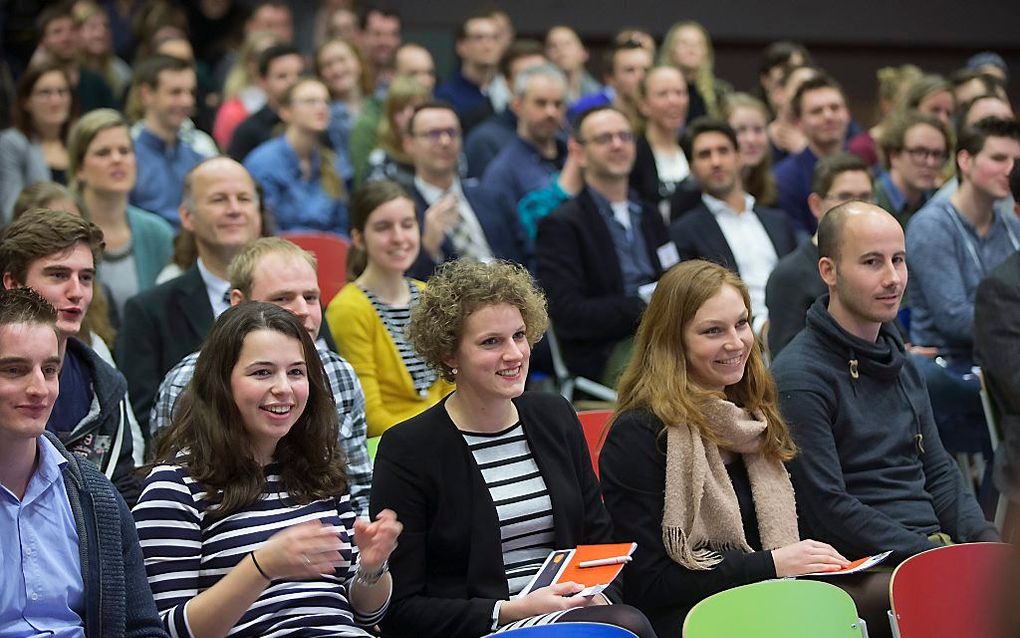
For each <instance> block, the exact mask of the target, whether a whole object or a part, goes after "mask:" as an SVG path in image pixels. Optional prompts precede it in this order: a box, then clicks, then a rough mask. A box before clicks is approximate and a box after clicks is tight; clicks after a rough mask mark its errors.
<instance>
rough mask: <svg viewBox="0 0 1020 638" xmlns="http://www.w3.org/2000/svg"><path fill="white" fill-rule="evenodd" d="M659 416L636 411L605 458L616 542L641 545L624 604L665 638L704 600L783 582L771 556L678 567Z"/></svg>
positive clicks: (618, 426) (727, 555)
mask: <svg viewBox="0 0 1020 638" xmlns="http://www.w3.org/2000/svg"><path fill="white" fill-rule="evenodd" d="M661 431H662V421H660V420H659V419H658V418H656V417H655V415H653V414H652V413H651V412H647V411H644V410H628V411H626V412H623V413H621V414H620V415H619V416H618V417H617V419H616V421H615V422H614V423H613V427H612V429H611V430H610V431H609V436H608V437H607V438H606V443H605V445H604V446H603V448H602V452H601V455H600V456H599V476H600V477H601V479H602V492H603V493H604V494H605V497H606V509H608V510H609V514H610V515H611V516H612V519H613V525H614V526H615V527H616V535H617V536H618V537H619V538H620V539H621V540H623V539H626V540H629V541H634V542H636V543H637V550H635V552H634V556H633V557H634V560H633V562H631V563H630V564H629V565H628V566H627V568H626V569H625V570H624V573H625V574H626V579H624V581H623V602H625V603H627V604H629V605H633V606H635V607H637V608H638V609H640V610H641V611H643V612H644V613H645V615H646V616H648V620H650V621H651V623H652V627H653V628H654V629H655V632H656V633H657V634H658V635H659V636H660V638H666V637H667V636H669V637H674V636H679V635H680V629H681V627H682V626H683V621H684V618H685V617H686V616H687V612H688V611H690V609H691V607H693V606H694V605H695V604H697V603H698V602H699V601H700V600H702V599H703V598H707V597H708V596H711V595H712V594H715V593H718V592H721V591H723V590H726V589H730V588H731V587H736V586H738V585H747V584H749V583H756V582H759V581H762V580H767V579H769V578H775V577H776V566H775V563H774V562H773V561H772V553H771V552H769V551H761V552H753V553H750V554H748V553H744V552H741V551H726V552H720V555H721V556H722V557H723V560H722V562H721V563H719V564H718V565H716V566H715V567H713V568H712V569H708V570H704V571H695V570H690V569H687V568H686V567H683V566H682V565H680V564H679V563H677V562H674V561H673V559H671V558H670V557H669V556H668V555H667V554H666V548H665V546H664V545H663V544H662V512H663V507H664V505H665V489H666V453H665V450H666V439H665V437H659V433H660V432H661Z"/></svg>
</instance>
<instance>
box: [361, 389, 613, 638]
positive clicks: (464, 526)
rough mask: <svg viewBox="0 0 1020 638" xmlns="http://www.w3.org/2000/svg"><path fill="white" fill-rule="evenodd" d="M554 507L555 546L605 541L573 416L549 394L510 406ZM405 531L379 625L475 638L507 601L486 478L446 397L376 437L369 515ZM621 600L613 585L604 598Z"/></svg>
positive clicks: (605, 523)
mask: <svg viewBox="0 0 1020 638" xmlns="http://www.w3.org/2000/svg"><path fill="white" fill-rule="evenodd" d="M514 405H516V406H517V411H518V413H519V415H520V420H521V423H523V425H524V432H525V435H526V436H527V439H528V445H529V446H530V447H531V451H532V454H534V457H535V462H536V463H537V464H538V468H539V470H540V471H541V472H542V478H543V479H544V480H545V483H546V487H547V488H548V490H549V496H550V498H551V500H552V509H553V527H554V545H555V547H557V548H568V547H574V546H576V545H578V544H591V543H608V542H611V540H612V528H611V525H610V522H609V515H608V514H607V513H606V510H605V507H604V506H603V505H602V497H601V494H600V493H599V485H598V480H597V479H596V478H595V472H594V471H593V470H592V466H591V458H590V456H589V453H588V448H587V445H586V443H585V440H584V435H583V434H582V431H581V426H580V424H579V423H578V421H577V416H576V414H575V413H574V409H573V408H572V407H571V406H570V404H569V403H568V402H567V401H566V400H564V399H563V398H561V397H559V396H556V395H552V394H541V393H530V392H527V393H525V394H524V395H522V396H520V397H518V398H517V399H514ZM384 508H390V509H392V510H393V511H395V512H396V513H397V516H399V517H400V520H401V522H402V523H403V524H404V531H403V532H402V533H401V535H400V538H399V539H398V540H399V544H398V546H397V549H396V550H394V552H393V555H392V556H390V569H391V570H392V572H393V597H392V600H391V602H390V609H389V611H388V612H387V613H386V617H385V618H384V619H383V621H382V623H381V625H382V627H383V630H384V631H385V633H386V635H387V636H393V637H397V638H401V637H413V638H427V637H435V638H468V637H470V638H475V637H477V636H483V635H486V634H488V633H489V632H490V627H491V625H492V610H493V606H494V605H495V604H496V601H497V600H507V599H508V598H509V590H508V589H507V580H506V572H505V571H504V567H503V554H502V549H501V544H500V543H501V541H500V531H499V519H498V518H497V515H496V508H495V506H494V505H493V503H492V498H491V496H490V495H489V490H488V488H487V487H486V485H485V479H484V478H483V477H482V473H481V471H480V470H479V469H478V466H477V465H476V463H475V461H474V457H473V456H472V454H471V451H470V449H469V448H468V446H467V443H466V442H465V441H464V438H463V436H462V435H461V433H460V431H458V430H457V428H456V426H455V425H454V424H453V422H452V421H451V420H450V417H449V415H448V414H447V412H446V400H445V399H444V400H443V401H441V402H440V403H438V404H436V405H435V406H433V407H431V408H429V409H428V410H426V411H425V412H423V413H421V414H419V415H418V416H416V417H413V418H411V419H409V420H407V421H404V422H403V423H400V424H399V425H396V426H394V427H393V428H390V429H389V430H387V431H386V433H385V434H383V437H382V441H381V442H380V444H379V451H378V454H377V455H376V459H375V474H374V478H373V483H372V505H371V511H372V515H373V516H374V515H375V514H376V513H378V512H379V511H380V510H382V509H384ZM606 594H607V595H608V596H610V598H615V599H618V598H619V595H618V590H617V589H616V588H615V586H613V587H610V589H608V590H606Z"/></svg>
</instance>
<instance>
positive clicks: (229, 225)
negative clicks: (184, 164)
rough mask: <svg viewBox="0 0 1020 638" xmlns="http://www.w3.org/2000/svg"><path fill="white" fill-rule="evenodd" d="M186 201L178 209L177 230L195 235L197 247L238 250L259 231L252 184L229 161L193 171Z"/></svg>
mask: <svg viewBox="0 0 1020 638" xmlns="http://www.w3.org/2000/svg"><path fill="white" fill-rule="evenodd" d="M190 199H191V200H192V201H191V202H190V205H189V206H181V208H180V214H181V226H182V227H183V228H184V229H186V230H189V231H191V232H193V233H195V241H196V242H197V243H198V244H199V245H200V246H204V247H206V248H207V249H209V250H219V249H226V250H228V251H235V250H240V249H241V247H242V246H244V245H245V244H247V243H248V242H250V241H252V240H253V239H255V238H257V237H258V236H259V233H260V232H261V231H262V219H261V218H260V217H259V204H258V197H257V195H256V193H255V182H253V181H252V179H251V175H249V174H248V171H247V170H245V168H244V167H243V166H241V165H240V164H238V163H237V162H235V161H234V160H232V159H228V158H225V157H224V158H217V159H214V160H209V161H207V162H205V163H204V164H202V165H200V166H199V167H197V168H196V169H194V171H193V173H192V175H191V198H190ZM186 203H187V202H186Z"/></svg>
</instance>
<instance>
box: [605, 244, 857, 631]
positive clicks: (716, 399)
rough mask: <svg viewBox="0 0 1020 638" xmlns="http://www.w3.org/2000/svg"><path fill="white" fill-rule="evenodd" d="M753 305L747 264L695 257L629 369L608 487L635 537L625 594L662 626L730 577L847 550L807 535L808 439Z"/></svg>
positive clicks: (663, 292) (615, 511)
mask: <svg viewBox="0 0 1020 638" xmlns="http://www.w3.org/2000/svg"><path fill="white" fill-rule="evenodd" d="M750 316H751V302H750V297H749V295H748V292H747V288H746V287H745V286H744V284H743V282H741V281H740V278H739V277H737V275H736V274H734V273H732V272H731V271H729V270H727V269H726V268H724V267H722V266H719V265H717V264H712V263H709V262H707V261H700V260H692V261H687V262H683V263H682V264H680V265H678V266H675V267H673V268H672V269H670V270H669V271H668V272H667V273H666V274H665V275H663V277H662V279H660V280H659V284H658V286H657V287H656V289H655V293H654V294H653V295H652V300H651V302H650V303H649V304H648V308H647V309H646V310H645V315H644V320H643V321H642V323H641V326H640V327H639V328H638V332H637V337H636V340H635V344H634V356H633V358H632V359H631V360H630V363H629V364H628V366H627V369H626V370H625V371H624V373H623V377H622V378H621V380H620V385H619V393H620V394H619V404H618V410H619V411H618V412H617V414H616V416H615V418H614V420H613V422H612V423H611V425H610V427H609V431H608V435H607V436H606V440H605V444H604V446H603V449H602V453H601V456H600V459H599V467H600V470H601V472H600V476H601V478H602V490H603V494H604V495H605V502H606V508H607V509H608V510H609V513H610V515H611V516H612V519H613V524H614V525H615V527H616V533H617V536H619V537H620V538H626V539H628V540H633V541H635V542H637V550H636V551H635V552H634V555H633V562H632V563H631V564H630V565H629V566H628V568H627V583H626V585H627V589H626V590H625V592H624V594H625V600H627V602H629V603H631V604H633V605H635V606H636V607H637V608H638V609H641V610H643V611H645V612H646V613H647V614H648V616H649V618H650V619H651V621H652V624H653V626H654V627H655V630H656V631H657V632H658V635H660V636H676V635H679V632H680V627H681V626H682V624H683V620H684V617H685V616H686V615H687V612H688V611H689V610H690V608H691V607H693V606H694V605H695V604H696V603H697V602H698V601H699V600H701V599H702V598H706V597H708V596H710V595H712V594H714V593H717V592H719V591H722V590H724V589H728V588H730V587H736V586H738V585H746V584H748V583H754V582H758V581H762V580H767V579H770V578H776V577H786V576H799V575H803V574H809V573H812V572H820V571H834V570H837V569H839V568H841V567H843V566H844V565H846V564H847V561H846V559H844V558H843V557H842V556H841V555H840V554H839V553H838V552H836V550H835V549H833V548H832V547H830V546H829V545H826V544H825V543H820V542H817V541H812V540H804V541H801V540H800V534H799V532H798V529H797V510H796V504H795V502H794V495H793V487H792V485H791V484H790V477H789V475H788V474H787V472H786V469H785V468H784V466H783V462H784V461H787V460H789V459H791V458H793V456H794V454H795V452H796V448H795V447H794V444H793V440H792V438H791V437H790V433H789V430H788V429H787V426H786V423H785V422H784V421H783V417H782V415H780V413H779V406H778V402H777V395H776V387H775V382H774V381H773V380H772V377H771V376H770V374H769V372H768V370H767V369H766V368H765V363H764V360H763V358H762V353H761V345H760V344H759V342H758V340H757V338H756V337H755V335H754V333H753V331H752V330H751V324H750Z"/></svg>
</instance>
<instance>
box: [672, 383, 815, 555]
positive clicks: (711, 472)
mask: <svg viewBox="0 0 1020 638" xmlns="http://www.w3.org/2000/svg"><path fill="white" fill-rule="evenodd" d="M705 416H706V421H707V423H708V427H710V428H711V429H712V431H713V432H715V433H716V434H717V435H718V436H719V438H720V439H721V440H722V441H725V442H726V445H725V447H726V448H727V449H728V450H731V451H733V452H736V453H738V454H740V455H742V456H743V461H744V464H745V465H746V466H747V475H748V477H749V478H750V482H751V495H752V497H753V499H754V510H755V513H756V514H757V517H758V531H759V533H760V535H761V543H762V549H776V548H778V547H783V546H784V545H789V544H790V543H795V542H797V541H798V540H800V534H799V532H798V530H797V507H796V504H795V503H794V497H793V486H792V485H791V484H790V476H789V474H787V472H786V468H785V467H783V464H782V463H781V462H780V461H777V460H774V459H769V458H766V457H764V456H762V455H761V454H760V452H759V450H760V449H761V446H762V442H763V440H764V438H765V428H766V427H767V423H766V422H765V420H764V417H760V420H759V419H755V418H754V417H753V416H751V415H750V414H748V413H747V412H746V411H744V410H743V409H741V408H739V407H737V406H736V405H734V404H732V403H730V402H728V401H723V400H719V401H718V402H715V403H713V404H712V405H711V407H710V408H709V409H708V411H707V413H706V415H705ZM662 542H663V544H664V545H665V546H666V553H667V554H669V557H670V558H672V559H673V560H675V561H676V562H678V563H680V564H681V565H683V566H684V567H687V568H688V569H698V570H704V569H711V568H712V567H713V566H715V565H716V564H717V563H718V562H719V561H720V560H722V557H720V556H719V554H718V553H717V552H719V551H723V550H734V549H738V550H743V551H745V552H750V551H752V550H751V548H750V547H749V546H748V544H747V539H746V538H745V537H744V527H743V524H742V523H741V518H740V508H739V506H738V505H737V495H736V493H735V492H734V491H733V484H732V482H731V481H730V477H729V474H727V472H726V466H725V465H724V464H723V460H722V457H721V456H720V454H719V448H718V447H717V446H716V445H714V444H712V443H711V442H707V443H706V441H705V440H704V439H703V438H702V437H701V436H700V435H698V434H697V433H695V432H694V431H692V430H691V429H690V428H688V427H686V426H683V425H680V426H670V427H667V428H666V505H665V509H664V511H663V515H662Z"/></svg>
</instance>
